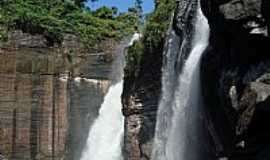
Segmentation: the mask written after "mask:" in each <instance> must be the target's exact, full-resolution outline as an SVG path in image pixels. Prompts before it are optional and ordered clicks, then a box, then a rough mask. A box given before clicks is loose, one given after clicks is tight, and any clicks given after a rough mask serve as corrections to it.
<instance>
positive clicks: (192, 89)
mask: <svg viewBox="0 0 270 160" xmlns="http://www.w3.org/2000/svg"><path fill="white" fill-rule="evenodd" d="M192 37H193V38H192V50H191V52H190V54H189V56H188V58H187V59H186V60H184V61H182V60H179V59H177V57H179V56H178V54H183V53H181V51H179V50H180V49H179V48H181V47H184V46H181V47H180V46H179V43H180V38H179V37H178V36H177V35H176V33H175V32H174V31H173V29H172V30H171V32H170V36H169V41H168V42H167V43H168V44H167V51H166V53H165V55H164V56H165V58H164V59H165V61H164V64H163V73H162V74H163V77H162V97H161V99H160V104H159V111H158V115H157V126H156V133H155V142H154V148H153V152H152V159H153V160H199V159H200V158H198V156H199V154H198V152H199V151H198V150H199V147H204V146H203V145H201V144H200V142H201V140H200V138H199V134H200V131H199V129H198V123H199V122H198V121H199V113H198V112H199V108H200V105H201V99H200V97H201V93H200V68H199V66H200V58H201V55H202V53H203V51H204V50H205V48H206V47H207V45H208V38H209V26H208V22H207V19H206V18H205V17H204V15H203V13H202V11H201V8H200V4H199V5H198V10H197V16H196V23H195V32H194V34H193V36H192ZM181 50H182V49H181ZM181 62H183V63H184V64H183V68H182V70H181V69H180V68H175V64H177V63H181ZM180 70H181V71H180ZM179 72H180V74H177V73H179ZM199 145H201V146H199ZM201 159H202V158H201Z"/></svg>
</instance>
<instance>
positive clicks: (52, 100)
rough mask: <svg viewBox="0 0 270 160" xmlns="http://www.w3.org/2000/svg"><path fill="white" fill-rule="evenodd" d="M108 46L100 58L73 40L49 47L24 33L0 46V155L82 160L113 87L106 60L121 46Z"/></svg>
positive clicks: (13, 35) (23, 159)
mask: <svg viewBox="0 0 270 160" xmlns="http://www.w3.org/2000/svg"><path fill="white" fill-rule="evenodd" d="M105 44H106V45H105ZM103 45H104V46H106V50H105V51H104V53H102V54H101V55H97V54H96V52H98V51H95V50H92V51H90V50H89V49H86V48H85V47H84V44H83V43H81V42H80V40H79V39H78V38H76V36H73V35H66V36H65V38H64V41H63V42H62V44H61V45H54V46H48V44H47V41H46V39H45V38H44V37H43V36H41V35H30V34H26V33H22V32H21V31H13V32H11V33H10V34H9V39H8V41H6V42H0V156H4V157H5V158H7V159H16V160H29V159H38V160H48V159H75V160H77V159H78V157H79V156H80V154H81V152H82V149H83V146H84V143H85V141H86V139H87V135H88V130H89V127H90V124H91V123H92V121H93V119H94V118H95V116H96V115H97V112H98V109H99V107H100V105H101V103H102V101H103V97H104V95H105V94H106V92H107V90H108V88H109V86H110V81H109V78H110V72H111V68H112V67H111V64H110V63H107V62H105V60H106V59H108V58H106V57H105V58H104V57H103V56H107V57H109V58H112V57H111V54H113V53H112V52H113V48H114V47H115V45H116V43H115V42H111V41H110V42H106V43H105V42H104V43H103ZM92 52H93V53H92ZM107 53H109V55H108V54H107ZM103 54H104V55H103ZM100 59H102V60H100ZM96 66H98V67H96ZM78 79H79V80H78ZM0 159H1V158H0Z"/></svg>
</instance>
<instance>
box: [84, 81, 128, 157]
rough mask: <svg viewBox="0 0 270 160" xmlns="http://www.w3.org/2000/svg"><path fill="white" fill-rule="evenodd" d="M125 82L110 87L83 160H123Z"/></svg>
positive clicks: (93, 127) (90, 133)
mask: <svg viewBox="0 0 270 160" xmlns="http://www.w3.org/2000/svg"><path fill="white" fill-rule="evenodd" d="M122 89H123V81H120V82H118V83H117V84H115V85H113V86H111V87H110V89H109V91H108V93H107V95H106V96H105V98H104V102H103V104H102V106H101V108H100V110H99V116H98V118H97V119H96V120H95V122H94V124H93V126H92V127H91V129H90V132H89V136H88V140H87V147H86V149H85V151H84V152H83V155H82V158H81V160H121V159H122V154H121V141H122V135H123V132H124V117H123V116H122V112H121V107H122V105H121V94H122Z"/></svg>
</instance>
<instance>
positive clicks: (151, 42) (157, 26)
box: [143, 0, 175, 51]
mask: <svg viewBox="0 0 270 160" xmlns="http://www.w3.org/2000/svg"><path fill="white" fill-rule="evenodd" d="M174 7H175V1H171V0H156V9H155V11H154V12H153V13H152V14H150V15H149V17H148V21H147V23H146V26H145V28H144V38H143V43H144V45H145V47H146V48H147V49H148V50H150V51H151V50H155V49H156V48H157V47H159V46H162V45H163V43H164V39H165V36H166V31H167V30H168V28H169V24H170V20H171V15H172V11H173V10H174Z"/></svg>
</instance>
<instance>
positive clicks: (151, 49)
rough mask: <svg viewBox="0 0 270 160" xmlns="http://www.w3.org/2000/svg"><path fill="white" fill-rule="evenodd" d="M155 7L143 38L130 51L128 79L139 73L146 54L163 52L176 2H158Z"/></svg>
mask: <svg viewBox="0 0 270 160" xmlns="http://www.w3.org/2000/svg"><path fill="white" fill-rule="evenodd" d="M155 7H156V8H155V11H154V12H153V13H151V14H150V15H147V21H146V24H145V26H144V29H143V38H142V39H141V40H140V42H137V43H135V44H134V45H133V46H131V47H130V48H129V50H128V54H127V56H126V61H127V65H126V68H125V76H126V78H131V79H132V77H131V76H135V77H136V74H137V73H136V71H138V67H139V66H140V62H141V59H142V56H143V55H144V54H156V53H157V52H162V50H163V45H164V43H165V37H166V32H167V30H168V28H169V24H170V19H171V15H172V11H173V10H174V8H175V1H172V0H156V1H155ZM133 78H134V77H133Z"/></svg>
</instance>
